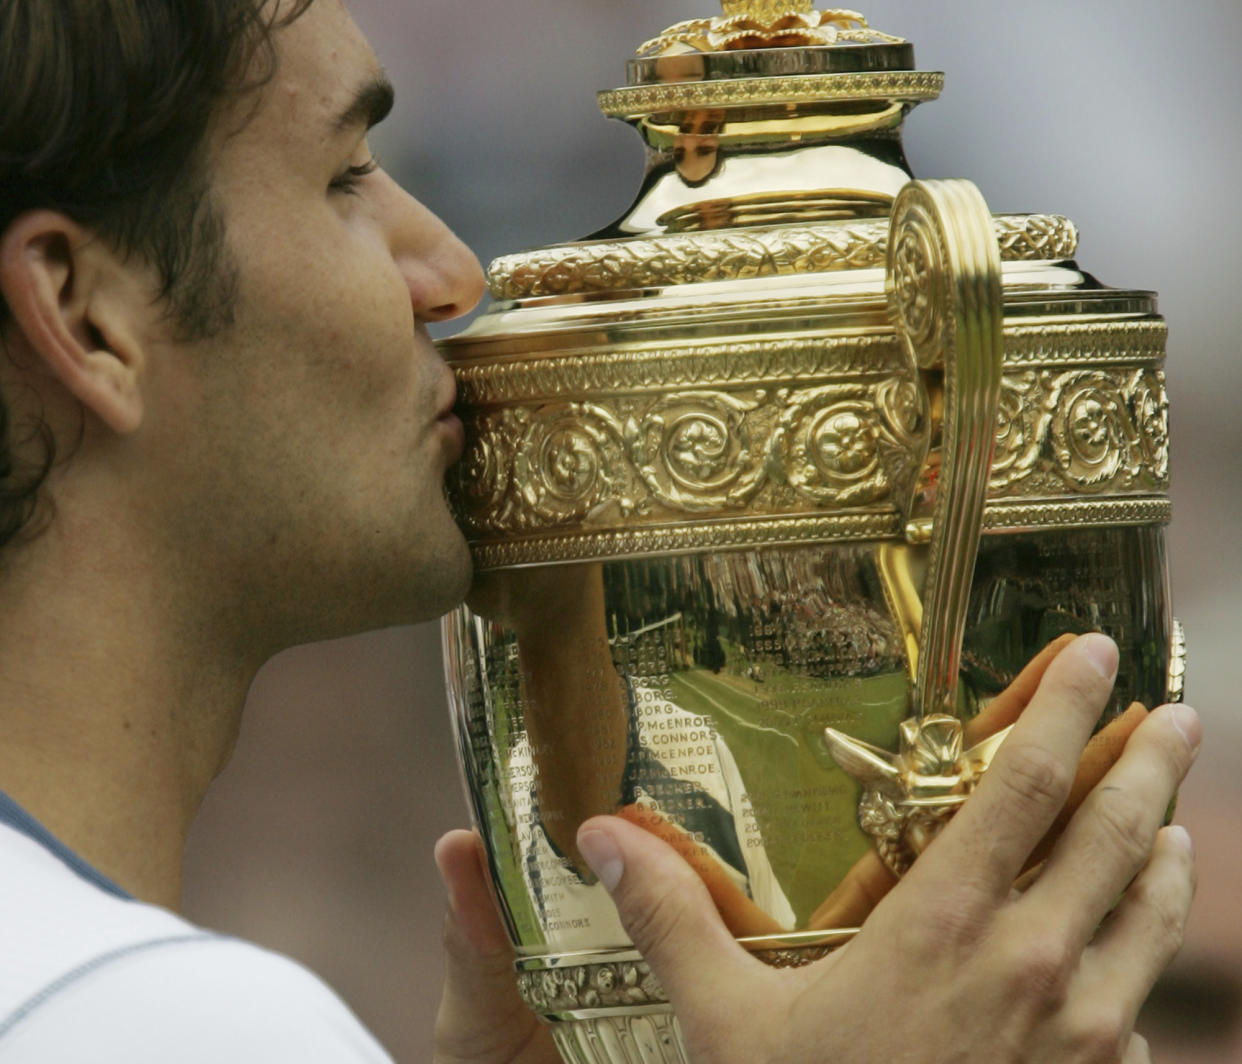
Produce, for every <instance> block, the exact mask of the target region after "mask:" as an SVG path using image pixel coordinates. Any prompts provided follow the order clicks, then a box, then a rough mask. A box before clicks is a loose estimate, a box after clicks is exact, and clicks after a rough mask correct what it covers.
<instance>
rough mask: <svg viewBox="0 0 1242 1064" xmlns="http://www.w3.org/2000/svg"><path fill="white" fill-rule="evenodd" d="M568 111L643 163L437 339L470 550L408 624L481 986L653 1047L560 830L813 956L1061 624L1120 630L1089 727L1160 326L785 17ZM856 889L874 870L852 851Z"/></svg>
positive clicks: (1142, 551)
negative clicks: (446, 701)
mask: <svg viewBox="0 0 1242 1064" xmlns="http://www.w3.org/2000/svg"><path fill="white" fill-rule="evenodd" d="M628 73H629V77H628V84H627V85H626V86H625V87H624V88H621V89H618V90H616V91H612V92H604V93H601V94H600V104H601V107H602V109H603V111H604V112H605V114H607V115H609V116H612V117H618V118H622V119H624V120H625V121H627V122H629V123H630V124H632V125H633V126H634V127H635V128H636V129H637V130H638V132H639V133H640V134H641V136H642V137H643V140H644V141H645V143H646V145H647V148H648V154H649V168H648V171H647V174H646V177H645V179H644V181H643V185H642V188H641V190H640V192H639V194H638V198H637V200H636V202H635V204H634V206H633V207H632V208H631V209H630V211H629V212H628V213H627V214H626V215H625V216H624V217H623V218H622V219H621V220H620V221H618V222H616V223H614V224H613V225H611V226H609V227H608V228H606V229H604V230H602V231H601V232H600V233H598V234H596V235H594V236H592V237H590V238H588V239H586V240H584V241H581V242H578V243H572V244H564V245H558V246H553V247H545V248H540V249H537V250H534V251H530V252H526V253H523V254H519V255H513V256H509V257H506V258H502V259H500V260H498V261H497V262H495V263H493V264H492V267H491V270H490V274H489V278H490V286H491V292H492V295H493V297H494V303H493V306H492V307H491V309H490V310H489V311H488V313H487V314H485V315H484V316H483V317H481V318H480V319H479V320H478V321H477V322H476V323H475V324H474V325H473V326H472V327H471V328H470V329H469V330H467V331H466V332H465V333H463V334H462V335H460V336H458V337H456V338H454V339H452V340H449V341H446V342H445V343H444V344H443V350H444V352H445V355H446V357H447V358H448V359H449V360H450V362H451V364H452V365H453V367H454V370H455V371H456V373H457V377H458V381H459V386H460V393H461V398H462V405H463V412H464V417H465V420H466V423H467V431H468V435H469V440H470V442H469V445H468V449H467V454H466V457H465V458H464V460H463V461H462V462H461V463H460V464H459V466H458V467H457V469H456V471H455V473H454V476H453V478H452V483H451V485H450V491H451V495H452V498H453V501H454V505H455V507H456V510H457V513H458V515H459V517H460V520H461V523H462V526H463V528H464V529H465V530H466V533H467V535H468V537H469V539H470V541H471V544H472V548H473V551H474V557H475V561H476V566H477V569H478V572H479V575H478V578H477V582H476V586H475V588H474V591H473V592H472V595H471V597H470V599H469V602H468V606H466V607H462V608H460V609H459V610H457V611H456V612H455V613H454V614H452V615H451V616H449V617H448V618H446V619H445V621H444V640H445V648H446V668H447V673H448V683H449V688H450V699H451V704H452V709H453V714H454V722H455V727H456V731H457V735H458V739H459V748H460V754H461V758H462V763H463V769H464V774H465V778H466V783H467V791H468V794H469V800H470V802H471V805H472V808H473V813H474V816H475V819H476V822H477V824H478V827H479V829H480V831H481V832H482V835H483V838H484V840H485V843H486V847H487V852H488V862H489V865H490V870H491V874H492V879H493V882H494V885H495V888H496V893H497V896H498V899H499V901H500V904H501V907H502V910H503V912H504V916H505V919H506V922H507V925H508V928H509V932H510V934H511V936H512V939H513V942H514V945H515V947H516V949H517V952H518V957H519V960H518V976H517V977H518V980H519V985H520V987H521V990H522V993H523V995H524V996H525V998H526V1000H527V1001H528V1002H529V1004H530V1005H531V1007H532V1008H533V1009H535V1010H536V1011H537V1012H538V1013H539V1014H540V1015H541V1016H543V1017H544V1018H545V1019H546V1020H548V1021H549V1022H550V1023H551V1024H552V1025H553V1029H554V1033H555V1035H556V1039H557V1043H558V1045H559V1046H560V1048H561V1051H562V1053H563V1055H564V1056H565V1058H566V1059H567V1060H570V1061H590V1062H605V1061H612V1062H620V1061H627V1062H630V1061H632V1062H640V1061H641V1062H648V1061H678V1060H681V1059H683V1054H682V1051H681V1049H680V1042H679V1038H678V1036H677V1032H676V1020H675V1018H674V1016H673V1014H672V1011H671V1009H670V1007H669V1005H668V1003H667V1001H666V999H665V998H664V995H663V992H662V990H661V988H660V987H659V985H658V983H657V982H656V981H655V979H654V978H653V977H652V974H651V972H650V970H649V969H648V968H647V967H646V966H645V965H644V963H643V961H642V958H641V957H640V956H639V955H638V954H637V953H636V952H635V951H634V949H633V946H632V944H631V943H630V942H629V941H628V939H627V938H626V936H625V933H624V931H623V930H622V928H621V926H620V924H619V922H618V920H617V917H616V913H615V910H614V909H613V907H612V904H611V901H610V900H609V898H608V896H607V894H606V892H605V891H604V889H603V888H602V886H600V885H599V884H598V883H596V882H595V881H594V879H593V877H592V876H591V874H590V872H589V870H588V868H587V867H586V865H585V862H584V861H583V860H582V858H581V856H580V855H579V854H578V852H577V850H576V847H575V843H574V839H575V833H576V829H577V827H578V825H579V824H581V823H582V822H583V821H584V820H585V819H587V818H588V817H590V816H593V815H595V814H598V813H614V814H617V815H620V816H624V817H627V818H629V819H631V820H633V821H634V822H636V823H639V824H641V825H643V826H645V827H646V828H648V829H649V830H651V831H653V832H655V833H657V834H658V835H660V836H661V837H662V838H664V839H666V840H667V841H669V842H670V843H671V844H672V845H673V846H675V847H676V848H677V849H678V850H679V852H681V853H682V854H683V855H684V856H685V857H686V859H687V860H688V861H689V862H690V863H691V864H692V866H693V867H694V868H695V869H696V870H697V871H698V872H699V873H700V875H701V876H702V877H703V879H704V881H705V883H706V884H707V886H708V889H709V891H710V892H711V895H712V898H713V900H714V901H715V902H716V904H717V906H718V908H719V909H720V912H721V914H722V916H723V918H724V920H725V921H726V923H727V924H728V926H729V927H730V929H731V930H732V931H733V932H734V934H735V935H736V936H737V937H738V939H739V940H740V941H741V942H742V943H743V944H744V945H745V946H746V947H747V948H748V949H750V950H753V951H754V952H755V953H756V954H757V955H758V956H760V957H761V958H763V959H765V960H767V961H768V962H770V963H772V964H778V965H797V964H805V963H811V962H813V961H815V960H816V959H818V958H820V957H823V956H825V955H826V954H827V953H828V952H829V951H830V950H832V949H833V948H834V947H835V946H838V945H840V944H841V943H842V942H844V941H846V940H848V938H849V937H850V935H851V934H852V933H853V930H854V929H855V928H856V926H857V924H858V923H859V922H860V921H861V919H862V918H863V916H865V912H866V909H865V907H863V906H860V903H859V899H857V898H855V897H853V896H852V895H851V893H850V890H849V873H850V870H851V869H853V868H855V867H856V866H858V865H859V863H860V862H864V861H868V860H870V861H871V862H873V863H874V862H875V855H876V854H878V855H879V856H880V858H881V859H882V861H883V864H884V865H885V866H887V868H889V869H891V870H892V873H893V874H900V872H901V871H902V870H903V869H904V868H905V867H906V866H907V865H908V864H909V862H910V861H911V860H913V859H914V857H915V855H916V854H917V852H918V850H919V848H920V847H921V846H922V845H923V844H924V843H925V842H926V840H927V839H928V838H929V837H930V836H931V835H932V834H934V832H935V830H936V828H937V826H938V825H939V823H941V822H942V821H943V819H944V817H946V816H947V815H950V814H951V812H952V810H953V809H954V808H955V807H956V806H957V805H958V804H960V802H961V801H962V800H963V799H964V797H965V795H966V794H967V793H968V792H969V790H970V788H971V786H972V784H973V782H974V780H975V779H976V778H977V777H978V774H979V773H980V772H981V771H983V769H984V768H985V767H986V765H987V761H988V759H989V757H990V756H991V752H992V751H993V750H994V748H995V745H996V743H997V741H998V737H997V736H988V735H986V734H979V733H978V729H977V728H975V729H974V730H973V731H972V725H973V724H976V723H977V722H978V714H979V712H980V710H981V709H983V708H984V707H986V705H987V703H988V701H989V699H991V698H992V697H993V696H994V695H995V694H996V693H998V692H999V691H1000V690H1002V689H1003V688H1004V687H1005V686H1006V684H1007V683H1008V682H1009V681H1010V680H1012V678H1013V677H1014V676H1015V675H1016V673H1017V671H1018V670H1019V669H1020V668H1021V667H1022V666H1023V665H1024V664H1025V663H1026V661H1027V660H1028V659H1030V658H1031V657H1032V656H1034V655H1035V653H1037V652H1038V651H1039V650H1040V649H1041V648H1042V647H1043V646H1044V645H1045V644H1046V643H1047V642H1049V641H1050V640H1051V639H1053V638H1054V637H1056V636H1057V635H1060V634H1061V633H1064V632H1077V631H1088V630H1095V629H1101V630H1104V631H1106V632H1108V633H1109V634H1110V635H1112V636H1113V637H1114V638H1115V639H1116V640H1117V642H1118V644H1119V646H1120V648H1121V663H1122V664H1121V671H1120V675H1119V678H1118V685H1117V693H1116V696H1115V699H1114V701H1113V703H1112V705H1111V706H1110V709H1109V712H1108V714H1106V717H1105V722H1107V720H1108V719H1109V718H1110V717H1112V716H1116V715H1117V714H1119V713H1120V712H1122V710H1123V709H1124V708H1125V707H1126V706H1127V705H1128V704H1129V703H1131V702H1132V701H1138V702H1142V703H1144V704H1145V705H1147V706H1154V705H1156V704H1157V703H1159V702H1162V701H1165V700H1166V698H1169V697H1176V696H1177V694H1178V691H1179V687H1180V682H1181V675H1182V670H1183V660H1182V653H1183V652H1182V644H1181V639H1180V634H1179V633H1178V631H1177V629H1176V624H1175V622H1174V621H1173V619H1172V616H1171V614H1170V609H1169V592H1168V579H1167V566H1166V561H1165V554H1164V545H1163V526H1164V524H1165V523H1166V522H1167V520H1168V518H1169V503H1168V405H1167V398H1166V394H1165V385H1164V374H1163V370H1162V366H1163V361H1164V350H1165V337H1166V329H1165V325H1164V323H1163V321H1162V319H1161V318H1160V317H1159V316H1158V314H1157V313H1156V307H1155V299H1154V297H1153V296H1152V295H1150V294H1149V293H1144V292H1135V291H1122V290H1115V289H1109V288H1105V287H1103V286H1101V285H1100V284H1099V283H1098V282H1096V281H1095V280H1094V279H1093V278H1091V277H1090V276H1089V275H1087V274H1085V273H1083V272H1082V271H1081V270H1080V269H1079V268H1078V266H1077V265H1076V264H1075V262H1074V255H1075V251H1076V247H1077V231H1076V229H1075V227H1074V225H1073V224H1072V223H1071V222H1070V221H1068V220H1067V219H1065V218H1061V217H1055V216H1045V215H1008V216H996V217H994V216H993V215H991V214H990V213H989V211H988V210H987V208H986V206H985V204H984V202H983V199H982V197H981V196H980V195H979V193H978V191H977V190H976V189H975V188H974V186H973V185H970V184H968V183H966V182H959V181H954V182H916V181H913V179H912V175H911V172H910V170H909V167H908V165H907V163H906V159H905V155H904V153H903V150H902V145H901V139H900V132H901V125H902V122H903V121H904V119H905V117H906V115H907V114H908V113H909V111H910V110H911V109H912V108H913V107H914V106H915V105H916V104H918V103H920V102H923V101H927V100H932V99H934V98H935V97H936V96H937V95H938V94H939V91H940V88H941V85H942V80H943V79H942V76H941V75H940V74H935V73H927V72H922V71H918V70H916V69H915V67H914V54H913V49H912V47H911V46H910V45H909V44H908V43H906V42H905V41H903V40H901V39H900V38H897V37H893V36H890V35H888V34H884V33H880V32H878V31H876V30H874V29H872V28H870V27H869V26H868V25H867V23H866V21H865V20H864V19H862V18H861V16H859V15H857V14H855V13H853V12H847V11H828V12H820V11H815V10H812V7H811V4H810V2H809V0H806V2H799V0H749V2H746V0H733V2H730V0H726V2H725V3H724V13H723V15H722V16H720V17H717V18H709V19H703V20H700V21H695V22H688V23H682V24H680V25H678V26H675V27H673V28H672V29H671V30H669V31H667V32H666V33H665V34H663V35H662V36H661V37H659V38H657V39H656V40H653V41H651V42H649V43H648V44H646V45H644V46H643V47H642V48H641V49H640V50H639V53H638V57H637V58H636V59H634V60H632V61H631V62H630V63H629V67H628ZM884 874H888V873H884Z"/></svg>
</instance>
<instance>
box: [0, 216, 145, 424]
mask: <svg viewBox="0 0 1242 1064" xmlns="http://www.w3.org/2000/svg"><path fill="white" fill-rule="evenodd" d="M0 294H3V296H4V299H5V301H6V302H7V303H8V306H9V309H10V311H11V312H12V315H13V319H14V322H15V323H16V325H17V328H18V330H19V331H20V332H21V334H22V336H23V337H24V338H25V341H26V343H27V344H28V345H29V347H30V348H31V350H32V351H33V352H34V353H35V354H37V355H38V356H40V357H41V358H42V360H43V362H44V364H45V365H46V367H47V369H48V370H49V371H50V372H51V374H52V375H53V376H54V377H55V378H56V379H57V380H58V381H60V383H61V384H62V385H63V386H64V387H65V388H66V389H67V390H68V391H69V392H70V393H71V394H72V395H74V396H75V397H76V398H77V400H78V401H79V402H80V403H81V404H82V405H83V406H85V407H86V408H88V409H89V410H91V411H92V412H93V413H94V414H95V415H96V416H97V417H98V418H99V419H100V420H101V421H103V422H104V424H106V425H107V426H108V427H109V428H111V429H112V431H113V432H116V433H120V434H126V433H131V432H134V431H135V430H136V429H137V428H138V426H139V425H140V424H141V423H142V392H141V389H140V387H139V385H140V383H141V376H142V370H143V365H144V349H143V344H142V342H141V341H140V339H139V337H141V336H142V335H144V331H143V328H142V326H143V324H144V323H145V322H149V321H150V319H151V317H152V312H151V297H150V294H149V292H148V291H147V290H146V286H144V285H143V284H141V283H139V280H138V278H137V276H136V275H135V271H134V269H133V268H132V267H127V266H126V264H125V263H123V262H122V261H121V260H120V259H119V258H118V256H117V255H116V254H115V253H114V252H113V251H112V250H111V249H110V248H109V247H108V246H107V244H106V243H105V242H104V241H103V240H101V239H100V238H99V237H97V236H95V235H94V234H93V233H91V232H89V231H88V230H86V229H84V228H82V227H81V226H79V225H78V224H77V223H75V222H73V221H72V220H70V219H69V218H67V217H66V216H65V215H63V214H60V213H58V212H56V211H48V210H37V211H30V212H28V213H26V214H23V215H20V216H19V217H18V218H17V220H16V221H15V222H13V224H12V225H10V226H9V228H8V229H7V230H5V232H4V234H3V235H2V236H0Z"/></svg>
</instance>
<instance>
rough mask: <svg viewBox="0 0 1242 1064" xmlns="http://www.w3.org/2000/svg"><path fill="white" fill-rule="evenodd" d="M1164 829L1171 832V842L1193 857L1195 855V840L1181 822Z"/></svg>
mask: <svg viewBox="0 0 1242 1064" xmlns="http://www.w3.org/2000/svg"><path fill="white" fill-rule="evenodd" d="M1164 830H1165V831H1167V832H1168V833H1169V841H1170V842H1171V843H1173V844H1174V845H1175V846H1180V847H1181V848H1182V849H1183V850H1185V851H1186V852H1187V853H1188V854H1190V856H1191V857H1193V856H1194V855H1195V841H1194V839H1192V838H1191V837H1190V832H1189V831H1187V830H1186V829H1185V828H1184V827H1182V826H1181V824H1170V825H1169V826H1168V827H1167V828H1165V829H1164Z"/></svg>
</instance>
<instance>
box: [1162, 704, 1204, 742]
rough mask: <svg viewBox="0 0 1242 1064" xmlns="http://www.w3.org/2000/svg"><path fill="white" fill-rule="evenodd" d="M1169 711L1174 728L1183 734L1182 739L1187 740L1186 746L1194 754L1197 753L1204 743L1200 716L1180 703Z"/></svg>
mask: <svg viewBox="0 0 1242 1064" xmlns="http://www.w3.org/2000/svg"><path fill="white" fill-rule="evenodd" d="M1169 710H1170V713H1169V716H1170V718H1171V719H1172V721H1173V727H1175V728H1176V729H1177V730H1178V731H1179V732H1180V733H1181V736H1182V738H1183V739H1185V740H1186V745H1187V746H1188V747H1190V749H1191V750H1192V751H1193V752H1196V753H1197V752H1198V750H1199V744H1200V743H1201V742H1202V741H1203V732H1202V729H1201V728H1200V726H1199V714H1198V713H1196V712H1195V711H1194V710H1193V709H1191V708H1190V706H1185V705H1182V704H1180V703H1177V704H1174V705H1172V706H1170V707H1169Z"/></svg>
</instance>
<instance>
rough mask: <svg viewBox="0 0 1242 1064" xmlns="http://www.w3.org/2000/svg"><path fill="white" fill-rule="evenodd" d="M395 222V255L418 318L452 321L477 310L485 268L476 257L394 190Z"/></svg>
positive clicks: (424, 210) (414, 202)
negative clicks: (395, 198)
mask: <svg viewBox="0 0 1242 1064" xmlns="http://www.w3.org/2000/svg"><path fill="white" fill-rule="evenodd" d="M393 192H394V195H395V196H396V197H397V200H396V203H395V205H394V206H395V213H396V218H395V221H394V224H393V229H392V238H391V242H392V252H393V257H394V258H395V259H396V260H397V262H398V264H399V265H400V267H401V272H402V274H403V275H404V277H405V281H406V285H407V286H408V287H409V290H410V300H411V302H412V303H413V306H414V313H415V315H416V316H417V317H418V318H419V319H420V320H422V321H428V322H431V321H448V320H450V319H451V318H456V317H460V316H461V315H462V314H467V313H469V312H470V311H471V310H473V309H474V308H475V306H476V305H477V304H478V302H479V300H480V299H481V298H482V297H483V291H484V287H485V281H484V278H483V269H482V267H481V266H480V265H479V260H478V259H477V258H476V257H475V255H474V253H473V252H472V251H471V250H470V249H469V248H468V247H466V245H465V244H463V243H462V242H461V240H460V239H459V238H458V237H457V235H456V234H455V233H454V232H453V231H452V230H451V229H450V228H449V227H448V226H447V225H445V224H444V223H443V222H442V221H440V219H439V218H437V217H436V216H435V215H434V214H433V213H432V212H431V211H429V210H428V209H427V208H426V207H424V206H423V205H422V204H421V203H419V202H418V201H417V200H416V199H414V198H413V197H412V196H410V195H409V194H408V193H406V192H405V191H404V190H402V189H400V188H398V187H397V186H395V185H394V186H393Z"/></svg>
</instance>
